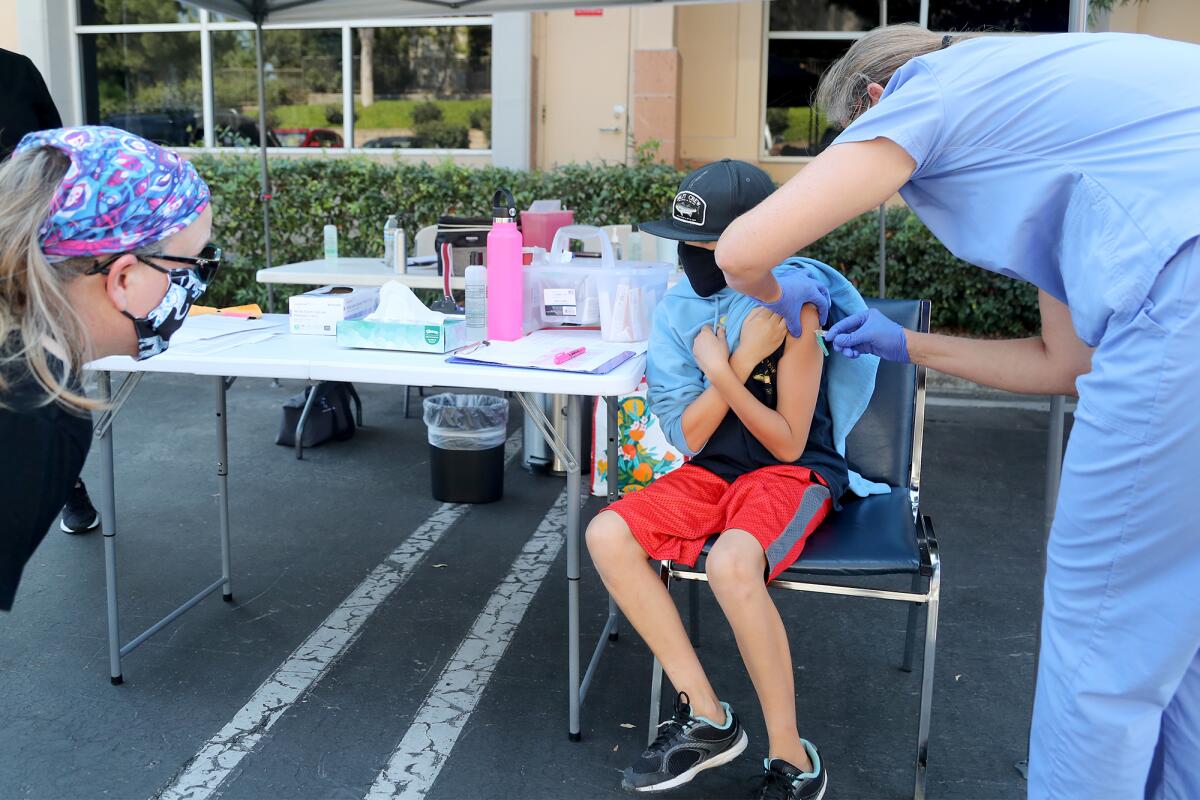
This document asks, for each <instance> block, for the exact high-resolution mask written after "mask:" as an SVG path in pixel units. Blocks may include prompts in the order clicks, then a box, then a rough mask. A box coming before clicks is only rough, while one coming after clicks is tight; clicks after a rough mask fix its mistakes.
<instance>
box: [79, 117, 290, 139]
mask: <svg viewBox="0 0 1200 800" xmlns="http://www.w3.org/2000/svg"><path fill="white" fill-rule="evenodd" d="M100 124H101V125H111V126H112V127H114V128H120V129H122V130H126V131H129V132H130V133H136V134H137V135H138V136H141V137H142V138H144V139H149V140H150V141H152V142H155V143H156V144H161V145H166V146H168V147H203V146H204V133H203V131H204V123H203V120H202V119H201V117H200V115H199V114H197V113H196V112H195V111H192V110H191V109H180V108H163V109H156V110H153V111H127V112H122V113H117V114H110V115H109V116H107V117H105V118H104V119H102V120H100ZM213 139H214V141H215V142H216V144H217V146H218V147H258V122H257V121H256V120H255V119H254V118H253V117H248V116H246V115H245V114H241V113H239V112H237V111H234V110H233V109H228V110H220V111H216V112H214V113H213ZM267 146H268V147H279V140H278V139H277V138H275V134H274V133H272V132H271V131H267Z"/></svg>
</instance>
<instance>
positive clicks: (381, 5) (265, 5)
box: [185, 0, 662, 24]
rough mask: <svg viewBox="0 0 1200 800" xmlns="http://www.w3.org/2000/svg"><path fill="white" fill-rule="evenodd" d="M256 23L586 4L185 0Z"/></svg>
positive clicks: (628, 1) (541, 0) (567, 0)
mask: <svg viewBox="0 0 1200 800" xmlns="http://www.w3.org/2000/svg"><path fill="white" fill-rule="evenodd" d="M185 1H186V2H187V3H188V5H193V6H198V7H200V8H207V9H208V10H209V11H216V12H218V13H221V14H227V15H229V16H231V17H236V18H237V19H242V20H247V21H249V22H255V23H259V24H262V23H265V22H272V23H286V22H331V21H333V20H338V21H342V20H356V19H382V18H386V17H428V16H460V15H464V14H498V13H501V12H504V11H554V10H555V9H562V8H586V7H588V6H589V5H592V6H594V5H597V4H596V3H591V4H589V3H587V2H586V0H585V2H580V1H579V0H185ZM657 2H662V0H604V2H603V3H600V5H604V6H630V5H646V4H648V3H657Z"/></svg>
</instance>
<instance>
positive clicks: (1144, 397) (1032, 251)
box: [717, 26, 1200, 800]
mask: <svg viewBox="0 0 1200 800" xmlns="http://www.w3.org/2000/svg"><path fill="white" fill-rule="evenodd" d="M820 99H821V100H822V101H823V102H822V104H823V106H824V108H825V110H826V112H827V113H828V114H829V116H830V119H832V120H834V121H837V122H840V123H841V124H842V125H844V126H845V130H844V131H843V133H842V134H841V135H840V136H839V137H838V138H837V140H836V141H835V142H834V144H833V145H832V146H830V147H829V148H828V149H827V150H826V151H825V152H824V153H822V154H821V155H820V156H818V157H817V158H815V159H814V160H813V161H812V163H811V164H809V165H808V166H807V167H805V168H804V169H803V170H802V171H801V172H800V173H799V174H798V175H796V176H795V177H794V178H793V179H792V180H790V181H789V182H788V183H787V184H785V185H784V186H783V187H782V188H780V189H779V191H777V192H776V193H775V194H774V195H772V196H771V197H770V198H769V199H768V200H766V201H765V202H764V203H762V204H761V205H760V206H758V208H756V209H755V210H754V211H752V212H750V213H749V214H747V215H745V216H743V217H742V218H741V219H739V220H738V221H737V222H735V223H734V224H733V225H732V226H731V227H730V228H729V229H728V230H727V231H726V233H725V235H724V236H722V237H721V241H720V244H719V246H718V248H717V261H718V263H719V264H720V265H721V267H722V269H724V270H725V272H726V274H727V278H728V281H729V283H730V285H731V286H733V287H734V288H736V289H738V290H740V291H744V292H746V293H748V294H751V295H753V296H755V297H757V298H759V299H760V300H761V301H762V302H764V303H765V304H769V305H770V306H771V307H772V308H775V309H777V310H780V311H784V312H788V311H789V310H791V311H798V309H799V307H800V304H802V303H804V302H808V301H814V300H819V298H818V296H817V294H816V293H815V292H814V291H812V287H809V286H806V285H803V284H799V283H797V284H794V285H788V286H780V285H778V284H777V283H776V281H775V280H774V279H773V278H772V277H771V272H770V269H771V267H772V266H774V265H775V264H777V263H779V262H780V261H782V260H783V259H784V258H786V257H788V256H790V255H791V254H793V253H795V252H796V251H797V250H799V249H800V248H802V247H805V246H806V245H808V244H810V243H812V242H813V241H815V240H816V239H818V238H820V237H821V236H823V235H825V234H826V233H828V232H829V231H831V230H833V229H834V228H836V227H837V226H839V225H841V224H843V223H845V222H847V221H849V220H850V219H852V218H853V217H855V216H856V215H858V214H861V213H863V212H865V211H868V210H869V209H872V208H874V207H876V206H878V205H879V204H880V203H881V202H883V201H885V200H886V199H887V198H889V197H891V196H892V194H893V193H894V192H896V191H899V192H900V194H901V196H902V197H903V198H904V199H905V201H906V202H907V203H908V205H909V206H910V207H911V208H912V209H913V211H914V212H915V213H916V214H917V215H918V216H919V217H920V218H921V219H922V220H923V221H924V222H925V224H926V225H928V226H929V228H930V230H931V231H933V233H934V234H935V235H936V236H937V237H938V238H939V239H941V241H942V242H943V243H944V244H945V245H946V246H947V247H948V248H949V249H950V250H951V252H953V253H954V254H955V255H956V256H958V257H959V258H962V259H963V260H965V261H967V262H969V263H971V264H974V265H976V266H978V267H981V268H983V269H987V270H991V271H993V272H999V273H1001V274H1004V275H1009V276H1011V277H1015V278H1018V279H1020V280H1025V281H1028V282H1030V283H1033V284H1034V285H1036V286H1037V287H1038V289H1039V302H1040V308H1041V317H1042V333H1041V335H1040V336H1037V337H1034V338H1030V339H1021V340H1012V341H980V340H970V339H962V338H956V337H948V336H938V335H931V334H921V333H917V332H914V331H908V330H904V329H902V328H900V327H899V326H897V325H896V324H894V323H892V322H891V321H890V320H887V319H886V318H885V317H883V316H882V315H880V314H878V312H869V313H864V314H862V315H858V316H855V317H851V318H848V319H846V320H842V321H841V322H839V323H838V324H837V325H835V326H833V327H832V329H831V330H830V333H829V335H828V338H829V339H830V341H831V342H832V344H833V345H834V347H835V349H837V350H838V351H840V352H841V353H843V354H844V355H848V356H851V357H856V356H858V355H859V354H862V353H871V354H875V355H878V356H881V357H883V358H888V359H891V360H896V361H912V362H915V363H920V364H925V365H927V366H929V367H932V368H934V369H937V370H940V371H942V372H947V373H950V374H952V375H957V376H960V377H963V378H968V379H970V380H973V381H976V382H978V383H981V384H986V385H989V386H995V387H999V388H1002V389H1007V390H1009V391H1014V392H1027V393H1033V394H1060V393H1072V394H1074V393H1078V395H1079V406H1078V410H1077V412H1076V415H1075V427H1074V429H1073V431H1072V435H1071V441H1070V445H1069V447H1068V450H1067V456H1066V462H1065V464H1064V473H1063V479H1062V485H1061V489H1060V494H1059V499H1058V507H1057V513H1056V516H1055V520H1054V526H1053V529H1052V532H1051V536H1050V543H1049V549H1048V553H1047V559H1048V566H1047V575H1046V587H1045V610H1044V613H1043V624H1042V648H1041V659H1040V663H1039V670H1038V686H1037V699H1036V701H1035V704H1034V715H1033V733H1032V742H1031V752H1030V776H1029V795H1030V797H1034V798H1075V797H1078V798H1107V797H1112V798H1134V797H1141V796H1143V795H1144V796H1149V797H1162V798H1187V799H1188V800H1194V799H1195V798H1200V488H1198V487H1197V482H1196V479H1195V475H1196V474H1197V472H1198V468H1197V467H1198V462H1200V46H1197V45H1193V44H1185V43H1180V42H1174V41H1169V40H1163V39H1156V38H1152V37H1147V36H1137V35H1129V34H1059V35H1049V36H1028V37H994V38H983V37H964V38H959V39H954V38H952V37H942V36H940V35H937V34H932V33H930V32H929V31H926V30H924V29H922V28H919V27H916V26H894V27H889V28H881V29H879V30H876V31H873V32H871V33H869V34H867V35H866V36H864V37H863V38H862V39H860V40H858V42H856V43H855V44H854V46H853V47H851V49H850V50H849V52H848V53H847V55H846V56H845V57H844V58H843V59H842V60H841V61H840V62H839V63H837V64H836V65H834V66H833V67H832V68H831V69H830V71H829V73H828V74H827V75H826V76H825V79H824V81H823V85H822V88H821V93H820Z"/></svg>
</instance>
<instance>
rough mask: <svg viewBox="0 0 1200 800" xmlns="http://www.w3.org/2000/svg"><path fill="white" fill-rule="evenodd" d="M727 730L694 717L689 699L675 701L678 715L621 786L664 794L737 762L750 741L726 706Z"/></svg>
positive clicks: (625, 775)
mask: <svg viewBox="0 0 1200 800" xmlns="http://www.w3.org/2000/svg"><path fill="white" fill-rule="evenodd" d="M721 705H722V706H724V707H725V727H723V728H719V727H717V726H716V725H715V724H714V723H713V722H712V721H711V720H707V719H704V718H703V717H693V716H692V709H691V706H689V705H688V696H687V695H686V694H685V693H684V692H680V693H679V695H678V696H677V697H676V698H675V716H674V717H673V718H672V719H669V720H667V721H666V722H664V723H662V724H661V725H659V726H658V738H656V739H655V740H654V743H653V744H652V745H650V746H649V747H648V748H646V752H644V753H642V757H641V758H639V759H638V760H637V763H635V764H634V765H633V766H632V767H630V768H629V769H627V770H625V772H624V773H623V776H622V779H621V786H622V788H624V789H625V790H626V791H631V792H661V791H665V790H667V789H674V788H675V787H677V786H683V785H684V784H685V783H687V782H688V781H690V780H691V779H692V778H694V777H696V776H697V775H698V774H700V773H701V772H703V771H704V770H706V769H712V768H713V767H719V766H721V765H722V764H728V763H729V762H730V761H733V760H734V759H735V758H737V757H738V756H739V755H741V753H742V751H743V750H745V749H746V743H747V742H748V741H749V739H748V738H747V736H746V732H745V731H744V730H742V724H741V723H740V722H739V721H738V718H737V715H736V714H734V713H733V710H732V709H730V708H729V706H728V705H727V704H725V703H722V704H721Z"/></svg>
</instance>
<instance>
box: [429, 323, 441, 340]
mask: <svg viewBox="0 0 1200 800" xmlns="http://www.w3.org/2000/svg"><path fill="white" fill-rule="evenodd" d="M441 340H442V329H441V327H440V326H438V325H426V326H425V341H426V342H427V343H428V344H437V343H438V342H440V341H441Z"/></svg>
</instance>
